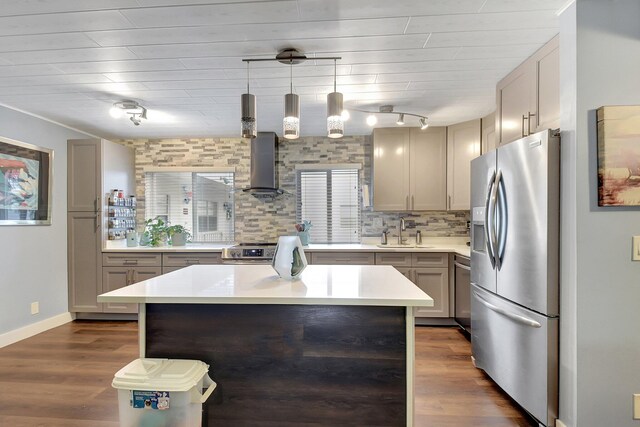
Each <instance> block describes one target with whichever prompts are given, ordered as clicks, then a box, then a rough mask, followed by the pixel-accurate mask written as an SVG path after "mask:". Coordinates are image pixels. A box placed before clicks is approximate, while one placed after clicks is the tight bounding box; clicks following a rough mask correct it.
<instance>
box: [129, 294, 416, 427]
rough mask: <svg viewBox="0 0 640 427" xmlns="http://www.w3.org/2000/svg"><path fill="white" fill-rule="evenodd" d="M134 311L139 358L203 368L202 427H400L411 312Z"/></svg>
mask: <svg viewBox="0 0 640 427" xmlns="http://www.w3.org/2000/svg"><path fill="white" fill-rule="evenodd" d="M140 309H141V310H140V312H141V313H140V315H141V319H140V320H141V326H142V325H144V333H143V335H141V353H142V354H143V355H144V356H145V357H161V358H165V357H166V358H180V359H197V360H202V361H204V362H205V363H207V364H209V365H210V375H211V377H212V378H213V379H214V381H216V382H217V383H218V387H217V388H216V391H215V392H214V394H213V395H212V396H211V397H210V398H209V400H208V401H207V403H206V404H205V406H206V407H205V408H204V413H205V417H204V419H205V421H206V423H205V425H208V426H209V427H213V426H233V427H241V426H252V427H256V426H327V427H329V426H332V427H333V426H343V425H344V426H346V425H349V426H380V427H382V426H394V427H395V426H398V427H400V426H407V424H408V422H407V413H408V410H412V409H413V402H412V399H413V396H412V393H411V396H410V400H411V402H409V401H408V397H407V394H408V392H407V390H408V386H407V375H408V373H411V374H412V373H413V367H412V364H413V357H410V358H409V360H407V354H408V350H409V351H410V354H411V355H412V354H413V342H412V341H413V340H411V339H410V340H409V341H410V342H409V343H407V336H408V333H407V332H408V329H407V327H408V328H409V329H410V331H411V334H413V322H411V324H410V325H407V318H409V316H407V313H406V311H407V310H411V307H402V306H400V307H397V306H396V307H389V306H349V305H269V304H140ZM143 316H144V319H143V318H142V317H143ZM407 345H409V349H408V348H407ZM142 346H143V347H142ZM408 364H410V365H411V367H410V369H409V370H407V366H408ZM409 387H412V381H411V383H410V384H409ZM410 418H412V417H410ZM411 421H412V420H410V422H409V424H410V423H411Z"/></svg>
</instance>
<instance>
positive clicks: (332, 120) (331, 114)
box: [327, 60, 344, 138]
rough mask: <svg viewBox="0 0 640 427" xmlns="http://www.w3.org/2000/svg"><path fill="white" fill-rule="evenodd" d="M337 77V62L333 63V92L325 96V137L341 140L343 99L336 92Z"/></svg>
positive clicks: (342, 132) (342, 133)
mask: <svg viewBox="0 0 640 427" xmlns="http://www.w3.org/2000/svg"><path fill="white" fill-rule="evenodd" d="M337 75H338V65H337V61H336V60H334V61H333V92H331V93H330V94H328V95H327V136H328V137H329V138H342V137H343V136H344V120H342V112H343V110H344V108H343V104H342V101H343V98H342V94H341V93H340V92H338V91H337V90H336V79H337Z"/></svg>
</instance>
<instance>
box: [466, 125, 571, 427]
mask: <svg viewBox="0 0 640 427" xmlns="http://www.w3.org/2000/svg"><path fill="white" fill-rule="evenodd" d="M471 209H472V212H471V220H472V222H471V223H472V226H471V328H472V333H471V343H472V348H473V356H474V359H475V364H476V367H478V368H480V369H483V370H484V371H485V372H486V373H487V374H488V375H489V376H490V377H491V378H492V379H493V380H494V381H495V382H496V383H497V384H498V385H499V386H500V387H501V388H502V389H503V390H505V391H506V392H507V393H508V394H509V395H510V396H511V397H512V398H513V399H514V400H515V401H516V402H518V403H519V404H520V405H521V406H522V407H523V408H524V409H525V410H526V411H527V412H529V413H530V414H531V415H533V416H534V417H535V418H536V419H537V420H538V421H539V422H541V423H542V424H544V425H547V426H552V425H554V423H555V421H554V420H555V419H556V418H557V413H558V322H559V305H558V297H559V289H558V282H559V272H558V268H559V267H558V266H559V262H558V261H559V260H558V256H559V221H560V140H559V137H558V136H555V134H554V132H553V131H544V132H539V133H536V134H533V135H530V136H528V137H525V138H522V139H520V140H517V141H514V142H511V143H509V144H506V145H503V146H501V147H499V148H498V149H497V150H494V151H491V152H489V153H487V154H485V155H483V156H480V157H478V158H477V159H474V160H473V161H472V162H471Z"/></svg>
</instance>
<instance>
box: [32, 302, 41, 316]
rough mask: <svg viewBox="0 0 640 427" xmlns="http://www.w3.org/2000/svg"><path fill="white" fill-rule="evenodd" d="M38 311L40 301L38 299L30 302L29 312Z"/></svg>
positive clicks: (34, 312) (35, 312)
mask: <svg viewBox="0 0 640 427" xmlns="http://www.w3.org/2000/svg"><path fill="white" fill-rule="evenodd" d="M38 313H40V303H39V302H38V301H36V302H32V303H31V314H38Z"/></svg>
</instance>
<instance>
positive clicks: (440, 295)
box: [413, 268, 449, 317]
mask: <svg viewBox="0 0 640 427" xmlns="http://www.w3.org/2000/svg"><path fill="white" fill-rule="evenodd" d="M413 283H415V284H416V285H417V286H418V287H419V288H420V289H422V290H423V291H424V292H425V293H426V294H427V295H429V296H430V297H431V298H433V307H415V309H414V312H413V313H414V315H415V316H416V317H449V269H448V268H414V269H413Z"/></svg>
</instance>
